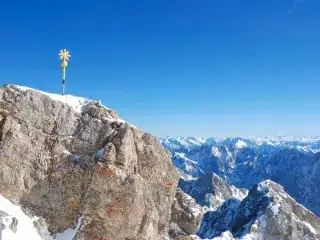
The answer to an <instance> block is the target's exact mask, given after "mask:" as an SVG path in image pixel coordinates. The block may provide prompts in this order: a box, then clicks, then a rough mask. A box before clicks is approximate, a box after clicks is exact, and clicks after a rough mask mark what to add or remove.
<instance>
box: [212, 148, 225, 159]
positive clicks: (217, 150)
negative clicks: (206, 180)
mask: <svg viewBox="0 0 320 240" xmlns="http://www.w3.org/2000/svg"><path fill="white" fill-rule="evenodd" d="M211 153H212V155H213V156H215V157H218V158H219V157H221V155H222V154H221V152H220V151H219V148H217V147H212V150H211Z"/></svg>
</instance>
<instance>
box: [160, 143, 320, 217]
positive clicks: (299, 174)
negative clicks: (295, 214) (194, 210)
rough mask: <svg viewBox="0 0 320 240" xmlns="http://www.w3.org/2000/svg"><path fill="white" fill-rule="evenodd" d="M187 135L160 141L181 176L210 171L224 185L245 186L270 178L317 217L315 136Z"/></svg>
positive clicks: (319, 189) (319, 166)
mask: <svg viewBox="0 0 320 240" xmlns="http://www.w3.org/2000/svg"><path fill="white" fill-rule="evenodd" d="M188 139H189V138H170V137H167V138H163V139H161V140H160V141H161V143H162V144H163V145H164V146H165V147H166V148H167V149H168V150H169V151H171V152H172V161H173V164H174V165H175V166H176V167H177V168H178V169H179V170H180V172H181V174H182V178H183V179H185V180H190V179H193V178H198V177H200V176H203V175H205V174H206V173H212V172H213V173H216V174H217V175H219V176H220V177H222V178H224V179H225V180H226V181H227V182H228V183H229V184H232V185H234V186H236V187H237V188H247V189H249V188H251V186H252V185H253V184H257V183H259V182H261V181H263V180H266V179H271V180H272V181H275V182H277V183H279V184H281V185H282V186H284V188H285V190H286V192H288V193H289V194H290V195H291V196H293V197H294V198H295V199H296V200H297V201H298V202H299V203H301V204H302V205H304V206H305V207H307V208H308V209H310V210H311V211H313V212H314V213H316V214H317V215H319V216H320V178H319V174H318V173H319V172H320V153H319V151H320V138H317V137H314V138H306V137H305V138H303V137H301V138H298V137H290V138H289V137H283V138H281V137H275V138H271V137H269V138H207V139H204V138H194V137H193V138H191V141H190V140H188ZM201 142H202V144H201ZM186 143H188V144H186Z"/></svg>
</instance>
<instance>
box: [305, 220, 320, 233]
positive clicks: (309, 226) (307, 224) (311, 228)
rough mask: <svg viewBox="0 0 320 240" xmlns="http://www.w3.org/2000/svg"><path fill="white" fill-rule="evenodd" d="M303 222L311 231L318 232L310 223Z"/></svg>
mask: <svg viewBox="0 0 320 240" xmlns="http://www.w3.org/2000/svg"><path fill="white" fill-rule="evenodd" d="M303 224H304V225H305V226H307V227H308V228H309V229H310V231H311V232H312V233H314V234H318V233H317V231H316V230H315V229H314V228H313V227H312V226H311V225H310V223H307V222H305V221H303Z"/></svg>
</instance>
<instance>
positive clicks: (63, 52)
mask: <svg viewBox="0 0 320 240" xmlns="http://www.w3.org/2000/svg"><path fill="white" fill-rule="evenodd" d="M59 57H60V60H62V62H61V67H62V95H64V88H65V81H66V68H67V66H68V61H69V58H70V57H71V55H70V53H69V51H67V49H63V50H60V52H59Z"/></svg>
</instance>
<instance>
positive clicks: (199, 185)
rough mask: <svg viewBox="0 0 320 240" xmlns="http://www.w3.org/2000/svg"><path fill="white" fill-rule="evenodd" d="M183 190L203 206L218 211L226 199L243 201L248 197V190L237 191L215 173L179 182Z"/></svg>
mask: <svg viewBox="0 0 320 240" xmlns="http://www.w3.org/2000/svg"><path fill="white" fill-rule="evenodd" d="M179 186H180V187H181V189H182V190H183V191H184V192H186V193H187V194H188V195H190V196H192V197H193V198H194V199H195V200H196V202H197V203H198V204H200V205H201V206H207V207H209V208H210V209H213V210H215V209H217V208H218V207H219V206H221V205H222V204H223V202H224V201H225V200H226V199H229V198H236V199H239V200H242V199H243V198H244V197H245V196H246V195H247V192H248V191H247V190H246V189H237V188H236V187H234V186H229V185H228V184H227V183H226V182H225V181H224V180H223V179H222V178H220V177H219V176H218V175H217V174H215V173H207V174H205V175H203V176H202V177H200V178H198V179H197V180H191V181H186V180H183V179H181V180H180V182H179Z"/></svg>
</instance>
